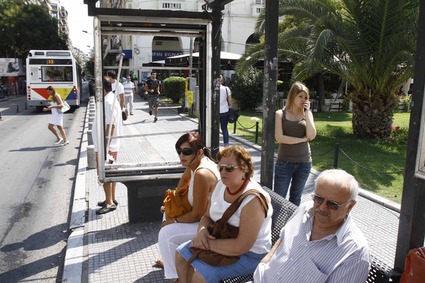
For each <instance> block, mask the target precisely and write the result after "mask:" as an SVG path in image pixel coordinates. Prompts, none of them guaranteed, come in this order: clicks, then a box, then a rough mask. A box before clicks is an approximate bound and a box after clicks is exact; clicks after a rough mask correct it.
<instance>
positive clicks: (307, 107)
mask: <svg viewBox="0 0 425 283" xmlns="http://www.w3.org/2000/svg"><path fill="white" fill-rule="evenodd" d="M303 108H304V112H307V111H308V110H310V100H306V101H305V102H304V104H303Z"/></svg>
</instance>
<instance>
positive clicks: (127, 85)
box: [123, 81, 134, 96]
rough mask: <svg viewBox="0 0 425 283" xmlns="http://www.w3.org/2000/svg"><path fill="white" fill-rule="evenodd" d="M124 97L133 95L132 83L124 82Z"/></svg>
mask: <svg viewBox="0 0 425 283" xmlns="http://www.w3.org/2000/svg"><path fill="white" fill-rule="evenodd" d="M123 86H124V95H125V96H132V95H133V89H134V83H133V82H132V81H129V82H124V83H123Z"/></svg>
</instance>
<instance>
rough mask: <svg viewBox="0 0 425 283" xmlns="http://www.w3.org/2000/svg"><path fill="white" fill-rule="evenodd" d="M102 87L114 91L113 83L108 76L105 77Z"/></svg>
mask: <svg viewBox="0 0 425 283" xmlns="http://www.w3.org/2000/svg"><path fill="white" fill-rule="evenodd" d="M102 87H103V90H106V91H107V92H110V91H112V85H111V82H110V81H109V80H108V78H105V77H103V80H102Z"/></svg>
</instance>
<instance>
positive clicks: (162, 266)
mask: <svg viewBox="0 0 425 283" xmlns="http://www.w3.org/2000/svg"><path fill="white" fill-rule="evenodd" d="M153 267H158V268H164V263H163V262H162V259H160V258H158V259H157V260H155V264H154V265H153Z"/></svg>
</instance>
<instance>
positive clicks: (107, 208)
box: [96, 204, 117, 214]
mask: <svg viewBox="0 0 425 283" xmlns="http://www.w3.org/2000/svg"><path fill="white" fill-rule="evenodd" d="M115 209H117V206H116V205H115V204H111V205H110V206H104V207H102V208H101V209H98V210H96V214H105V213H108V212H111V211H114V210H115Z"/></svg>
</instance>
